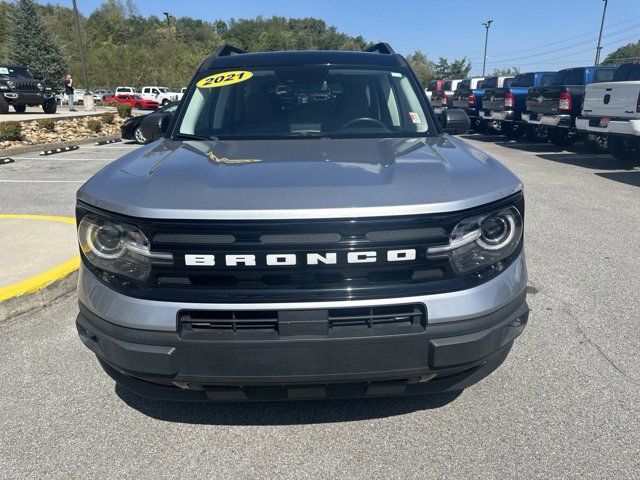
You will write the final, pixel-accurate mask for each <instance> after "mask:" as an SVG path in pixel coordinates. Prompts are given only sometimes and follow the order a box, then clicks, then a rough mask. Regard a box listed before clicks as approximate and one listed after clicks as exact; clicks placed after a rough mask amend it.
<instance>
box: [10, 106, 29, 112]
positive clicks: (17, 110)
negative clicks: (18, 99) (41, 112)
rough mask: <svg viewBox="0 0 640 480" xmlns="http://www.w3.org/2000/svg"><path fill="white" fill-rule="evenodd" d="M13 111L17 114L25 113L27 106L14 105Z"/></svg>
mask: <svg viewBox="0 0 640 480" xmlns="http://www.w3.org/2000/svg"><path fill="white" fill-rule="evenodd" d="M13 109H14V110H15V111H16V113H24V112H26V111H27V106H26V105H14V106H13Z"/></svg>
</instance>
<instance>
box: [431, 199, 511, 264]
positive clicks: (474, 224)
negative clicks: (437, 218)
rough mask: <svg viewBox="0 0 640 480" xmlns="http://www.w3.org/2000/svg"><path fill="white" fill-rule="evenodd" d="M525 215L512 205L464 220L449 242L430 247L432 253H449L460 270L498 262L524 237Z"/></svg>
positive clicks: (447, 254)
mask: <svg viewBox="0 0 640 480" xmlns="http://www.w3.org/2000/svg"><path fill="white" fill-rule="evenodd" d="M522 230H523V222H522V215H520V212H519V211H518V209H517V208H516V207H508V208H504V209H502V210H498V211H496V212H492V213H489V214H484V215H476V216H474V217H470V218H467V219H465V220H463V221H461V222H460V223H459V224H458V225H456V227H455V228H454V229H453V232H452V233H451V238H450V240H449V245H443V246H436V247H429V249H428V250H427V254H428V256H429V257H440V256H444V255H446V256H448V257H449V260H450V262H451V266H452V267H453V269H454V270H455V272H456V273H458V274H465V273H469V272H473V271H475V270H479V269H481V268H484V267H487V266H490V265H493V264H496V263H498V262H499V261H500V260H503V259H505V258H507V257H508V256H509V255H511V254H512V253H513V252H514V251H515V249H516V248H517V247H518V245H519V244H520V239H521V238H522Z"/></svg>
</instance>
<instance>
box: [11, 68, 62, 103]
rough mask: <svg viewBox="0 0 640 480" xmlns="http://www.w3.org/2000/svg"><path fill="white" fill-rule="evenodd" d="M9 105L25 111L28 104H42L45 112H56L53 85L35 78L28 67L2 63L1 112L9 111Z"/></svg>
mask: <svg viewBox="0 0 640 480" xmlns="http://www.w3.org/2000/svg"><path fill="white" fill-rule="evenodd" d="M9 105H11V106H13V109H14V110H15V111H16V112H17V113H23V112H24V111H25V110H26V109H27V105H29V106H30V107H34V106H36V105H42V109H43V110H44V113H56V107H57V105H56V99H55V95H54V93H53V91H52V90H51V87H47V86H46V85H45V84H44V83H43V82H41V81H40V80H37V79H35V78H33V75H32V74H31V72H30V71H29V69H28V68H27V67H16V66H10V65H0V113H9Z"/></svg>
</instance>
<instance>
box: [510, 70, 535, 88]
mask: <svg viewBox="0 0 640 480" xmlns="http://www.w3.org/2000/svg"><path fill="white" fill-rule="evenodd" d="M534 83H535V74H533V73H523V74H522V75H516V76H515V77H514V78H513V81H512V82H511V86H512V87H532V86H533V84H534Z"/></svg>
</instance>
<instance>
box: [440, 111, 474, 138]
mask: <svg viewBox="0 0 640 480" xmlns="http://www.w3.org/2000/svg"><path fill="white" fill-rule="evenodd" d="M441 123H442V128H443V130H444V131H445V133H448V134H449V135H462V134H465V133H467V132H468V131H469V130H470V129H471V120H469V116H468V115H467V113H466V112H465V111H464V110H462V109H460V108H447V109H445V110H443V111H442V122H441Z"/></svg>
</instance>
